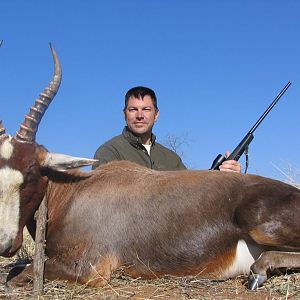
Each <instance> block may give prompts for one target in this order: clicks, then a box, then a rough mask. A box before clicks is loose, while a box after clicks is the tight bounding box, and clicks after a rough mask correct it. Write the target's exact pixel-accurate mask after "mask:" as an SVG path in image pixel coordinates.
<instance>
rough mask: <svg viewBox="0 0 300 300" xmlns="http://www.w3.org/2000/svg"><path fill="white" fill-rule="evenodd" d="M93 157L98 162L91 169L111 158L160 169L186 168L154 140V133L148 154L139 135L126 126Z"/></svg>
mask: <svg viewBox="0 0 300 300" xmlns="http://www.w3.org/2000/svg"><path fill="white" fill-rule="evenodd" d="M94 158H95V159H98V160H99V162H97V163H95V164H94V165H93V167H92V168H93V169H95V168H97V167H98V166H99V165H101V164H105V163H108V162H110V161H113V160H129V161H132V162H135V163H138V164H140V165H142V166H145V167H147V168H150V169H154V170H161V171H163V170H164V171H175V170H184V169H186V167H185V165H184V164H183V163H182V161H181V158H180V157H179V156H178V155H177V154H176V153H175V152H173V151H171V150H170V149H168V148H166V147H164V146H163V145H161V144H159V143H156V142H155V135H154V134H152V145H151V151H150V156H149V154H148V152H147V150H146V148H145V147H144V146H143V145H142V144H141V142H140V139H139V137H137V136H135V135H134V134H133V133H132V132H131V131H129V130H128V128H127V127H125V128H124V130H123V132H122V134H121V135H118V136H116V137H114V138H112V139H111V140H109V141H107V142H106V143H105V144H103V145H102V146H100V147H99V148H98V150H97V151H96V153H95V156H94Z"/></svg>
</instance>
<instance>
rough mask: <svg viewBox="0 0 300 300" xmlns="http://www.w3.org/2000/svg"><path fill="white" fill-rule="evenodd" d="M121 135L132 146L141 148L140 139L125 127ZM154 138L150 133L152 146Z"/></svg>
mask: <svg viewBox="0 0 300 300" xmlns="http://www.w3.org/2000/svg"><path fill="white" fill-rule="evenodd" d="M122 135H123V136H124V137H125V139H126V140H127V141H128V142H129V143H130V144H132V145H134V146H141V145H142V142H141V138H140V137H139V136H137V135H135V134H134V133H133V132H132V131H131V130H130V129H129V128H128V127H127V126H125V127H124V129H123V132H122ZM155 140H156V136H155V134H153V133H152V135H151V144H152V145H153V144H154V143H155Z"/></svg>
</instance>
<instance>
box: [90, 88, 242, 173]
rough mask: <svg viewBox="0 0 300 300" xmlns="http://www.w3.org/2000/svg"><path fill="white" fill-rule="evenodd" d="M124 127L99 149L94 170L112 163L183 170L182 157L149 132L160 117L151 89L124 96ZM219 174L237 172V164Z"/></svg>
mask: <svg viewBox="0 0 300 300" xmlns="http://www.w3.org/2000/svg"><path fill="white" fill-rule="evenodd" d="M123 112H124V117H125V121H126V124H127V126H125V128H124V130H123V132H122V134H121V135H119V136H116V137H114V138H112V139H111V140H109V141H107V142H106V143H105V144H103V145H102V146H100V147H99V148H98V150H97V151H96V153H95V156H94V158H95V159H97V160H99V161H98V162H97V163H95V164H94V165H93V169H95V168H96V167H98V166H99V165H101V164H104V163H107V162H110V161H113V160H129V161H132V162H135V163H138V164H140V165H143V166H145V167H148V168H151V169H155V170H165V171H167V170H171V171H175V170H184V169H186V167H185V165H184V164H183V162H182V161H181V158H180V157H179V156H178V155H177V154H176V153H175V152H173V151H171V150H170V149H168V148H166V147H164V146H163V145H161V144H159V143H157V142H156V141H155V139H156V137H155V135H154V134H153V133H152V128H153V126H154V123H155V122H156V121H157V119H158V116H159V109H158V107H157V99H156V95H155V93H154V91H153V90H151V89H149V88H147V87H142V86H138V87H134V88H132V89H130V90H129V91H128V92H127V93H126V95H125V106H124V109H123ZM220 170H221V171H235V172H240V171H241V166H240V164H239V163H238V162H236V161H233V160H229V161H225V162H224V163H223V164H222V165H221V166H220Z"/></svg>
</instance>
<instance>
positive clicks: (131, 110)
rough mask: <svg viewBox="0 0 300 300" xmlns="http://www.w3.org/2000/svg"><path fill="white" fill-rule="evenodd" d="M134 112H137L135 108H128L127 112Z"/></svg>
mask: <svg viewBox="0 0 300 300" xmlns="http://www.w3.org/2000/svg"><path fill="white" fill-rule="evenodd" d="M136 110H137V109H136V108H129V109H128V111H129V112H134V111H136Z"/></svg>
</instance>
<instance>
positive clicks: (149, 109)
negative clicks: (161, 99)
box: [143, 107, 151, 111]
mask: <svg viewBox="0 0 300 300" xmlns="http://www.w3.org/2000/svg"><path fill="white" fill-rule="evenodd" d="M143 111H151V108H150V107H149V108H144V109H143Z"/></svg>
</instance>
